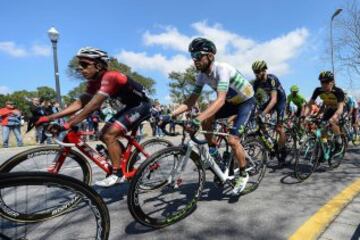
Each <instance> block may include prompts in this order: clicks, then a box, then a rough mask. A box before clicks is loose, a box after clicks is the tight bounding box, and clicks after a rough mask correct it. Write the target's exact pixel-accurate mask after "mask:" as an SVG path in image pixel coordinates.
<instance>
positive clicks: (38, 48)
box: [31, 44, 51, 57]
mask: <svg viewBox="0 0 360 240" xmlns="http://www.w3.org/2000/svg"><path fill="white" fill-rule="evenodd" d="M31 52H32V53H33V55H35V56H44V57H47V56H50V55H51V48H50V47H49V46H47V45H39V44H34V45H33V46H32V47H31Z"/></svg>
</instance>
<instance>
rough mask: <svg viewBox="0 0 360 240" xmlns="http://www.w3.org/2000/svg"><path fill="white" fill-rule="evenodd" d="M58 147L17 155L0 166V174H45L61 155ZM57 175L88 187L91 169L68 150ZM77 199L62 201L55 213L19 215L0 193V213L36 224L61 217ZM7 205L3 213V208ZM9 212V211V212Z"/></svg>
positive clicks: (84, 161)
mask: <svg viewBox="0 0 360 240" xmlns="http://www.w3.org/2000/svg"><path fill="white" fill-rule="evenodd" d="M62 151H63V150H62V149H61V148H60V147H54V146H44V147H38V148H33V149H29V150H27V151H25V152H22V153H19V154H17V155H15V156H14V157H12V158H10V159H9V160H7V161H6V162H4V163H3V164H2V165H1V166H0V172H19V171H26V172H34V171H36V172H47V171H48V168H49V167H50V166H51V164H52V163H53V161H54V159H57V158H58V157H59V155H61V154H62ZM59 173H61V174H64V175H68V176H71V177H74V178H77V179H78V180H79V181H82V182H84V183H85V184H87V185H89V184H90V182H91V176H92V175H91V167H90V165H89V163H88V162H87V161H86V159H84V157H83V156H81V155H80V154H79V153H78V152H76V151H73V150H70V152H69V153H68V155H67V156H66V158H65V160H64V163H63V165H62V166H61V168H60V171H59ZM77 199H78V198H76V197H74V198H72V199H68V200H67V201H63V202H62V205H63V207H62V208H59V209H58V210H57V211H56V212H53V211H52V210H51V209H49V210H48V211H47V212H46V211H45V210H44V211H42V212H41V213H39V214H35V213H33V214H30V215H27V214H26V213H19V212H17V209H16V208H14V209H11V207H10V206H11V205H9V204H7V202H6V201H7V200H6V199H5V198H3V195H2V193H0V201H1V202H2V203H3V204H0V211H2V215H3V217H5V218H8V219H12V220H15V221H20V222H36V221H39V220H42V219H48V218H52V217H54V215H61V214H62V213H64V212H66V211H67V210H68V209H70V208H71V207H73V206H74V205H76V204H77V203H78V200H77ZM5 205H8V207H7V210H6V211H5V209H4V206H5ZM10 210H11V211H10ZM54 213H56V214H54Z"/></svg>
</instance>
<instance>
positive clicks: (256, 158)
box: [233, 138, 268, 194]
mask: <svg viewBox="0 0 360 240" xmlns="http://www.w3.org/2000/svg"><path fill="white" fill-rule="evenodd" d="M242 145H243V148H244V150H245V154H246V155H245V159H246V163H247V165H246V172H247V173H248V174H249V181H248V183H247V184H246V187H245V189H244V190H243V191H242V192H241V194H247V193H250V192H252V191H255V190H256V189H257V187H258V186H259V184H260V182H261V180H262V179H263V177H264V176H265V173H266V163H267V161H268V152H267V150H266V148H265V147H264V145H263V144H262V142H260V140H258V139H257V138H248V139H246V140H245V141H244V142H243V143H242ZM233 161H234V162H233V164H234V165H233V166H234V172H235V174H238V173H239V171H240V169H239V164H238V161H237V160H236V159H235V158H233Z"/></svg>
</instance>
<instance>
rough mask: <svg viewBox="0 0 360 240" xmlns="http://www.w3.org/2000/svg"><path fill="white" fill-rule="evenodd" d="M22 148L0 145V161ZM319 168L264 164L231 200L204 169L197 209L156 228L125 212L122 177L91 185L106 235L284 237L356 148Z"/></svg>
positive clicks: (349, 165)
mask: <svg viewBox="0 0 360 240" xmlns="http://www.w3.org/2000/svg"><path fill="white" fill-rule="evenodd" d="M177 141H178V140H176V142H177ZM23 150H24V148H12V149H1V150H0V156H1V159H0V164H1V163H2V162H3V161H5V160H6V159H8V158H9V157H10V156H12V155H14V154H15V153H17V152H20V151H23ZM321 169H322V170H321ZM321 169H320V170H319V171H317V172H316V173H314V174H313V175H312V176H311V178H310V179H308V180H307V181H305V182H303V183H298V182H297V181H296V180H295V179H294V178H293V177H292V176H291V175H292V169H291V168H284V169H281V170H279V169H278V170H273V169H268V170H267V173H266V175H265V177H264V179H263V180H262V182H261V185H260V186H259V188H258V189H257V190H256V191H254V192H252V193H250V194H247V195H244V196H241V197H240V198H239V199H238V200H236V201H235V200H234V199H233V198H231V197H230V196H229V194H228V193H227V191H226V190H224V191H223V190H222V189H218V188H216V187H215V186H214V185H213V183H212V179H213V176H212V174H211V173H210V172H209V173H207V183H206V185H205V189H204V191H203V194H202V198H201V200H200V201H199V202H198V205H197V209H196V210H195V211H194V212H193V213H192V214H191V215H190V216H188V217H187V218H185V219H183V220H182V221H180V222H178V223H176V224H174V225H171V226H169V227H167V228H164V229H159V230H153V229H149V228H147V227H144V226H142V225H140V224H138V223H137V222H135V221H134V219H133V218H132V216H131V215H130V213H129V211H128V209H127V204H126V198H127V196H126V194H127V190H128V183H123V184H119V185H117V186H114V187H112V188H108V189H102V188H98V187H96V188H95V190H96V191H97V192H98V193H99V194H100V195H101V196H102V197H103V199H104V201H105V202H106V203H107V206H108V209H109V212H110V215H111V232H110V239H114V240H115V239H116V240H117V239H267V240H268V239H287V238H288V237H289V236H291V235H292V234H293V233H294V232H295V231H296V230H297V229H298V228H299V227H300V226H301V225H302V224H303V223H304V222H305V221H306V220H307V219H308V218H309V217H311V216H312V215H313V214H314V213H315V212H316V211H317V210H318V209H319V208H321V207H322V206H323V205H324V204H326V203H327V202H328V201H329V200H330V199H332V198H333V197H334V196H335V195H337V194H338V193H339V192H341V190H342V189H344V188H345V187H346V186H348V185H349V184H350V183H352V182H353V181H354V180H356V179H358V178H359V177H360V148H353V147H350V149H349V150H348V151H347V154H346V156H345V160H344V161H343V163H342V164H341V165H340V167H339V168H337V169H334V170H331V171H329V170H328V169H326V167H323V168H321ZM93 173H94V175H95V178H96V179H99V178H101V177H103V176H104V174H103V173H102V172H100V170H99V169H98V168H93ZM357 198H359V196H358V197H357ZM86 228H89V229H91V228H92V226H86ZM83 230H84V229H83ZM64 239H66V238H64Z"/></svg>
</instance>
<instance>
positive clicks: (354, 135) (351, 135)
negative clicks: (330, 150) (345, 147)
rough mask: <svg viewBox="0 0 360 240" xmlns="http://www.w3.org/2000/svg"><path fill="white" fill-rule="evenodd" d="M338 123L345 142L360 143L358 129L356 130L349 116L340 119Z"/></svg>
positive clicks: (356, 144) (355, 144)
mask: <svg viewBox="0 0 360 240" xmlns="http://www.w3.org/2000/svg"><path fill="white" fill-rule="evenodd" d="M340 125H341V126H342V130H343V132H344V134H345V137H346V144H348V143H349V142H352V144H353V145H354V146H358V145H359V144H360V131H359V130H356V129H355V128H354V126H353V124H352V122H351V119H350V118H349V117H345V118H342V119H340Z"/></svg>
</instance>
